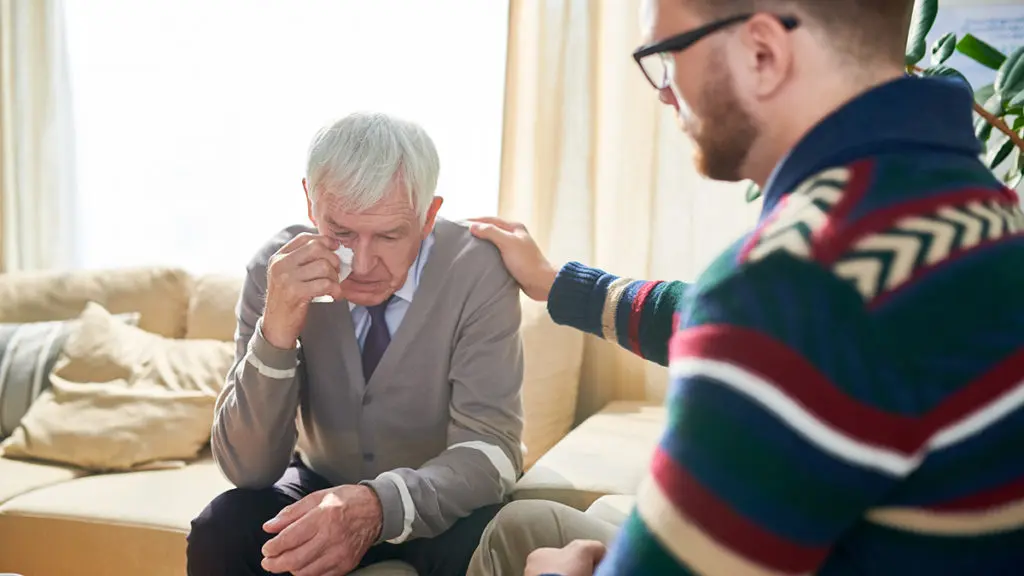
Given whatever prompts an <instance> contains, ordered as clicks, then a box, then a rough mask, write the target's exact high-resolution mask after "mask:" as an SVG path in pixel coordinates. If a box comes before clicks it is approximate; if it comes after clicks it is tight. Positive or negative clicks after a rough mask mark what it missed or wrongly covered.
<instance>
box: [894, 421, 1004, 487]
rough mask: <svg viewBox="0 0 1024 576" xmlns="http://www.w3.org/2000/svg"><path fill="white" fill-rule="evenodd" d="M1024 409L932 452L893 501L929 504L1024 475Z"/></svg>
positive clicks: (999, 484)
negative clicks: (965, 438) (968, 436)
mask: <svg viewBox="0 0 1024 576" xmlns="http://www.w3.org/2000/svg"><path fill="white" fill-rule="evenodd" d="M1022 455H1024V410H1018V411H1016V412H1014V413H1012V414H1010V415H1008V416H1006V417H1005V418H1003V419H1002V420H1000V421H999V422H997V423H995V424H994V425H992V426H990V427H989V428H987V429H985V430H984V431H982V432H980V433H978V434H976V435H975V436H973V437H971V438H970V439H968V440H965V441H963V442H960V443H958V444H954V445H953V446H950V447H949V448H947V449H945V450H941V451H939V452H935V453H933V454H931V455H930V456H929V457H928V459H927V460H925V462H924V463H923V464H922V465H921V467H920V468H918V470H917V471H916V472H915V473H914V475H913V476H912V477H911V478H910V479H909V480H908V482H907V483H906V484H905V485H904V486H901V487H900V488H899V489H898V490H897V491H896V492H895V493H894V494H893V496H892V498H893V504H899V505H904V506H928V505H933V504H941V503H943V502H948V501H950V500H954V499H959V498H963V497H965V496H970V495H972V494H976V493H978V492H982V491H987V490H992V489H995V488H998V487H1000V486H1004V485H1006V484H1009V483H1011V482H1013V481H1015V480H1018V479H1020V478H1022V477H1024V456H1022Z"/></svg>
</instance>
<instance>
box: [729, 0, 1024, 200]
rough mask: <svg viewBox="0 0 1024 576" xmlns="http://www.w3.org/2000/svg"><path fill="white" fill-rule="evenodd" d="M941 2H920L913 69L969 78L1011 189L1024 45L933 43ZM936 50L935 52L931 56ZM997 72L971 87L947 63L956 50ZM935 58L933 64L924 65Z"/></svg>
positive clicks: (978, 125) (990, 161) (987, 144)
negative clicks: (988, 80)
mask: <svg viewBox="0 0 1024 576" xmlns="http://www.w3.org/2000/svg"><path fill="white" fill-rule="evenodd" d="M938 12H939V0H920V2H919V4H918V7H917V11H916V13H915V18H914V21H913V22H912V23H911V26H910V33H909V35H908V38H907V55H906V65H907V73H908V74H915V75H919V76H945V77H952V78H956V79H958V80H961V81H962V82H964V83H965V84H966V85H967V86H970V87H971V90H972V91H973V92H974V113H975V124H974V128H975V133H976V134H977V136H978V140H980V141H981V144H982V146H983V149H984V154H985V157H984V160H985V163H986V164H987V165H988V167H989V168H990V169H992V170H993V171H995V172H996V175H997V176H999V177H1000V178H1001V179H1002V181H1003V182H1004V183H1005V184H1006V185H1007V186H1008V187H1010V188H1016V187H1017V186H1018V185H1019V184H1020V183H1021V181H1022V180H1024V46H1020V47H1018V48H1017V49H1016V50H1014V51H1013V52H1012V53H1010V54H1008V55H1007V54H1003V53H1002V52H1000V51H999V50H997V49H995V48H994V47H992V46H991V45H989V44H987V43H985V42H983V41H982V40H980V39H978V38H977V37H975V36H973V35H971V34H965V35H964V36H963V37H960V38H957V35H956V34H954V33H952V32H949V33H947V34H944V35H943V36H942V37H941V38H939V39H938V40H936V41H935V42H934V44H933V45H932V46H931V49H930V50H929V47H928V45H927V40H926V38H927V37H928V34H929V33H930V32H931V30H932V26H933V25H934V24H935V17H936V16H937V15H938ZM929 52H930V54H929ZM957 52H958V53H960V54H963V55H964V56H966V57H968V58H970V59H972V60H974V61H976V62H978V63H980V64H981V65H983V66H986V67H988V68H990V69H992V70H994V71H995V82H993V83H991V84H987V85H985V86H980V87H979V86H971V84H970V82H968V80H967V78H965V77H964V75H963V74H961V73H960V72H959V71H958V70H956V69H955V68H952V67H950V66H949V65H947V61H948V60H949V58H950V56H952V55H953V54H954V53H957ZM926 56H930V57H929V61H928V63H927V66H925V65H924V60H925V57H926ZM760 195H761V192H760V190H759V189H758V187H757V185H755V184H751V185H750V187H749V188H748V189H747V201H750V202H752V201H754V200H756V199H757V198H758V197H759V196H760Z"/></svg>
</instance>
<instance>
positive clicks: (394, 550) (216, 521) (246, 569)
mask: <svg viewBox="0 0 1024 576" xmlns="http://www.w3.org/2000/svg"><path fill="white" fill-rule="evenodd" d="M330 487H331V484H330V483H328V482H327V480H325V479H324V478H323V477H321V476H320V475H318V474H316V473H315V472H313V471H312V470H310V469H309V468H306V467H305V466H304V465H303V464H302V463H301V462H299V461H297V460H296V461H295V462H293V463H292V465H291V466H290V467H289V468H288V471H287V472H285V475H284V476H283V477H282V478H281V479H280V480H278V481H277V483H276V484H275V485H274V486H273V487H272V488H267V489H263V490H247V489H243V488H236V489H234V490H229V491H228V492H225V493H223V494H221V495H220V496H218V497H216V498H215V499H214V500H213V502H211V503H210V504H209V505H208V506H207V507H206V508H205V509H204V510H203V511H202V513H200V514H199V516H198V517H196V519H195V520H193V521H192V530H191V532H190V533H189V535H188V553H187V554H188V574H189V576H253V575H259V576H262V575H264V574H269V573H268V572H267V571H265V570H263V568H261V567H260V562H261V561H262V560H263V555H262V554H261V552H260V550H261V549H262V548H263V544H265V543H266V542H267V540H269V539H270V538H271V537H272V535H271V534H267V533H266V532H264V531H263V523H264V522H266V521H267V520H270V519H271V518H273V517H274V516H276V515H277V513H278V512H280V511H281V509H282V508H284V507H285V506H288V505H289V504H292V503H293V502H297V501H298V500H301V499H302V498H303V497H304V496H306V495H308V494H311V493H313V492H316V491H317V490H323V489H325V488H330ZM500 507H501V506H500V505H495V506H488V507H485V508H480V509H478V510H476V511H475V512H473V514H471V515H470V516H468V517H466V518H463V519H461V520H459V521H458V522H456V523H455V524H454V525H453V526H452V527H451V528H449V529H448V531H447V532H445V533H443V534H441V535H439V536H437V537H435V538H418V539H415V540H409V541H407V542H403V543H402V544H388V543H383V544H378V545H377V546H374V547H372V548H370V550H369V551H368V552H367V553H366V556H364V557H363V560H362V562H361V563H360V567H362V566H368V565H370V564H375V563H377V562H384V561H386V560H401V561H403V562H406V563H408V564H410V565H412V566H413V567H414V568H415V569H416V572H417V573H418V574H420V575H421V576H426V575H429V576H464V575H465V574H466V569H467V567H468V566H469V560H470V558H472V557H473V552H474V550H476V547H477V544H478V543H479V542H480V536H481V534H482V533H483V531H484V528H485V527H486V526H487V523H488V522H490V521H491V519H492V518H494V515H495V514H497V513H498V510H499V509H500Z"/></svg>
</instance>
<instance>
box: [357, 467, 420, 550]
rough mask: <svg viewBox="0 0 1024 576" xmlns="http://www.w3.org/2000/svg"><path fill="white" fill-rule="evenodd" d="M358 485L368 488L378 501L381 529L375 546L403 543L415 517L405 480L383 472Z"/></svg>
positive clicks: (393, 473) (395, 474) (396, 475)
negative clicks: (383, 543)
mask: <svg viewBox="0 0 1024 576" xmlns="http://www.w3.org/2000/svg"><path fill="white" fill-rule="evenodd" d="M360 484H362V485H363V486H369V487H370V488H371V489H372V490H373V491H374V492H375V493H376V494H377V498H378V499H379V500H380V508H381V514H382V519H381V528H380V536H379V537H378V538H377V542H375V544H380V543H382V542H389V543H391V544H401V543H402V542H405V540H406V539H407V538H409V534H410V533H411V532H412V521H413V519H414V518H415V517H416V509H415V507H414V506H413V503H412V496H411V495H410V494H409V488H408V486H406V485H405V480H404V479H402V477H401V476H399V475H398V474H397V473H395V472H384V473H383V474H381V475H380V476H377V477H376V478H375V479H373V480H363V481H362V482H360Z"/></svg>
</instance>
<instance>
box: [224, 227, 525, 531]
mask: <svg viewBox="0 0 1024 576" xmlns="http://www.w3.org/2000/svg"><path fill="white" fill-rule="evenodd" d="M309 231H312V230H311V229H309V228H306V227H302V226H294V227H290V228H287V229H285V230H283V231H281V232H280V233H278V234H277V235H276V236H275V237H274V238H272V239H271V240H270V241H269V242H268V243H267V244H266V245H264V246H263V247H262V248H261V249H260V250H259V252H258V253H257V254H256V256H255V257H254V258H253V259H252V261H251V262H250V263H249V266H248V274H247V277H246V280H245V285H244V288H243V290H242V295H241V298H240V300H239V304H238V309H237V314H238V331H237V333H236V335H235V344H236V354H235V365H234V367H233V368H232V370H231V372H230V373H229V375H228V378H227V382H226V385H225V388H224V390H223V392H222V393H221V395H220V398H219V399H218V401H217V407H216V416H215V420H214V424H213V433H212V440H211V443H212V446H213V454H214V457H215V458H216V461H217V464H218V466H219V467H220V469H221V470H222V471H223V473H224V475H225V476H226V477H227V478H228V479H229V480H230V481H231V482H233V483H234V484H235V485H236V486H240V487H248V488H263V487H268V486H271V485H272V484H273V483H274V482H275V481H276V480H277V479H278V478H280V476H281V475H282V474H283V473H284V471H285V469H286V468H287V466H288V464H289V461H290V459H291V457H292V455H293V453H294V452H295V451H296V449H298V451H299V453H300V454H301V456H302V458H303V461H304V462H306V463H307V464H308V465H309V466H310V468H312V469H313V470H314V471H316V472H317V473H318V474H320V475H322V476H324V477H325V478H327V479H328V480H329V481H331V482H332V483H334V484H338V485H340V484H353V483H363V484H366V485H369V486H370V487H372V488H373V489H374V491H376V493H377V495H378V496H379V497H380V500H381V503H382V505H383V509H384V525H383V531H382V534H381V541H384V540H386V541H389V542H393V543H398V542H402V541H404V540H406V539H408V538H418V537H432V536H436V535H438V534H440V533H441V532H444V531H445V530H447V529H448V528H449V527H450V526H451V525H452V524H453V523H454V522H455V521H456V520H458V519H459V518H462V517H465V516H468V515H469V514H470V513H471V512H472V511H473V510H475V509H476V508H479V507H481V506H486V505H489V504H495V503H498V502H501V501H502V500H504V499H506V498H507V497H508V496H509V495H510V494H511V490H512V486H513V484H514V483H515V481H516V479H518V477H519V475H520V474H521V472H522V451H521V443H520V442H521V436H522V429H523V412H522V397H521V392H522V381H523V351H522V341H521V339H520V335H519V324H520V319H521V310H520V305H519V289H518V287H517V286H516V284H515V281H514V280H513V279H512V278H511V277H510V276H509V274H508V272H507V271H506V270H505V268H504V266H503V265H502V262H501V258H500V256H499V254H498V252H497V251H496V250H495V249H494V247H493V246H491V245H489V244H487V243H485V242H483V241H480V240H477V239H475V238H473V237H472V236H471V235H470V233H469V231H468V229H467V228H465V227H464V226H461V225H458V224H455V223H452V222H448V221H444V220H438V222H437V225H436V226H435V229H434V237H435V244H434V246H433V249H432V250H431V253H430V258H429V260H428V261H427V263H426V267H425V268H424V270H423V273H422V277H421V279H420V283H419V286H418V288H417V290H416V294H415V296H414V297H413V300H412V304H411V305H410V308H409V310H408V312H407V313H406V315H405V318H404V319H403V320H402V324H401V326H399V328H398V330H397V332H396V333H395V334H393V335H392V341H391V344H390V345H389V347H388V349H387V352H386V353H385V354H384V357H383V358H382V359H381V361H380V364H379V365H378V367H377V369H376V370H375V371H374V373H373V377H372V378H370V381H369V382H368V383H367V382H365V381H364V378H363V372H362V364H361V362H360V352H359V344H358V342H357V341H356V336H355V329H354V327H353V324H352V318H351V315H350V314H349V307H348V303H347V302H334V303H328V304H324V303H317V304H312V305H311V306H310V309H309V315H308V317H307V321H306V326H305V328H304V329H303V331H302V335H301V337H300V338H299V345H298V346H297V348H296V349H293V350H282V349H279V348H275V347H273V346H271V345H270V344H269V343H268V342H267V341H266V340H264V339H263V336H262V333H261V331H260V324H261V317H262V314H263V303H264V296H265V294H266V285H267V280H266V276H267V262H268V260H269V259H270V257H271V256H272V255H273V254H274V253H275V252H276V251H277V250H278V248H280V247H281V246H282V245H284V244H285V243H286V242H288V241H289V240H290V239H291V238H294V237H295V236H296V235H297V234H299V233H301V232H309Z"/></svg>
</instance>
